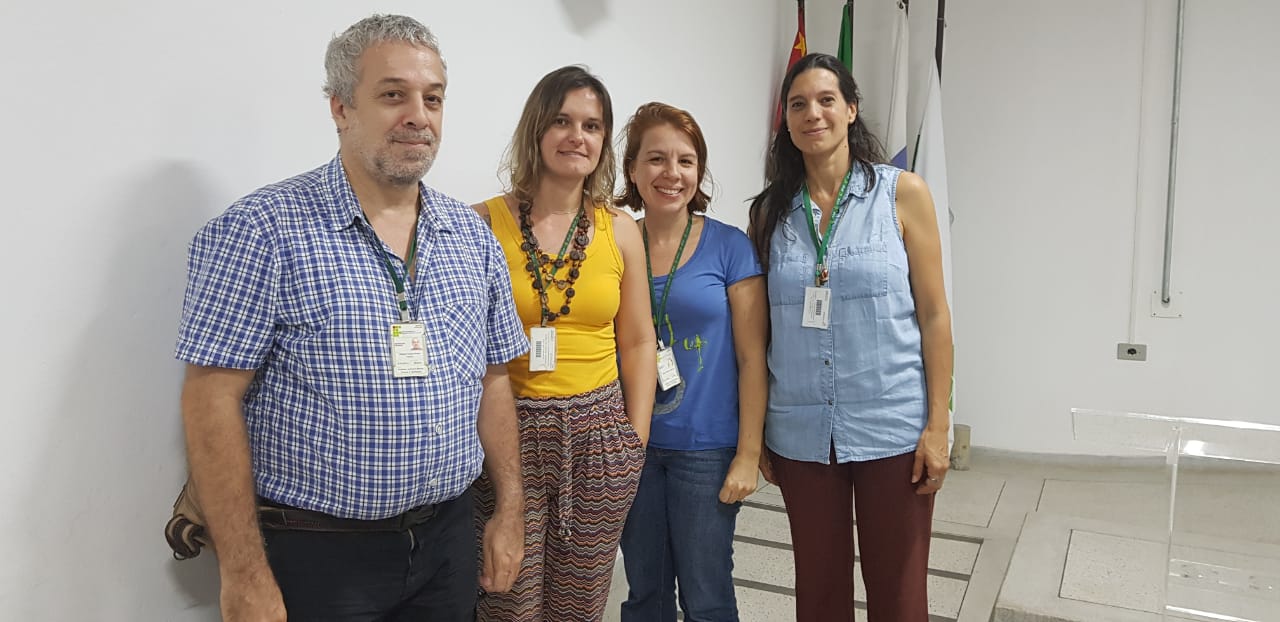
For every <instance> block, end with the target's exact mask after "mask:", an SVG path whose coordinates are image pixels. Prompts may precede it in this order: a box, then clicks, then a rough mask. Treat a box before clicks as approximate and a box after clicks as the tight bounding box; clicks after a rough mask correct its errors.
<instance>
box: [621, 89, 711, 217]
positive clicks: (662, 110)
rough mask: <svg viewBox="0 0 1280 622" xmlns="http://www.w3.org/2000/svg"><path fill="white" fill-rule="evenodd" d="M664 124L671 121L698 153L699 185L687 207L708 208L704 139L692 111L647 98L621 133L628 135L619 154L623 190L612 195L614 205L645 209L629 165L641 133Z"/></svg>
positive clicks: (692, 209) (694, 211)
mask: <svg viewBox="0 0 1280 622" xmlns="http://www.w3.org/2000/svg"><path fill="white" fill-rule="evenodd" d="M663 125H670V126H671V127H673V128H675V129H676V131H678V132H680V133H682V134H684V135H685V136H687V137H689V142H690V143H693V151H694V152H695V153H696V154H697V155H698V182H697V183H698V187H697V190H695V191H694V193H693V198H692V199H691V200H690V201H689V205H688V206H687V209H688V210H689V213H691V214H697V213H700V212H705V211H707V206H708V205H709V204H710V203H711V195H710V194H708V193H707V192H706V191H705V190H703V188H702V182H703V180H704V179H706V175H707V140H706V138H704V137H703V136H702V128H701V127H698V122H697V121H695V120H693V115H691V114H689V113H688V112H687V111H685V110H681V109H679V108H676V107H675V106H671V105H668V104H664V103H661V102H649V103H647V104H644V105H643V106H640V107H639V108H637V109H636V113H635V114H633V115H631V119H630V120H629V121H627V127H626V129H624V130H623V133H624V134H625V135H626V137H627V146H626V148H625V149H624V150H623V155H622V180H623V187H622V192H621V193H620V194H619V195H618V196H616V197H614V203H615V204H616V205H625V206H627V207H629V208H631V209H632V210H635V211H640V210H642V209H644V200H643V199H641V198H640V189H639V188H637V187H636V184H635V182H633V181H631V167H632V166H633V165H634V164H635V163H636V158H637V157H638V156H639V155H640V143H641V142H643V141H644V133H645V132H647V131H649V130H651V129H653V128H655V127H660V126H663Z"/></svg>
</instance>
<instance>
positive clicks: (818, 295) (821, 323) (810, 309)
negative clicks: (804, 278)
mask: <svg viewBox="0 0 1280 622" xmlns="http://www.w3.org/2000/svg"><path fill="white" fill-rule="evenodd" d="M800 325H801V326H803V327H805V328H822V329H827V328H830V327H831V288H829V287H806V288H804V315H803V316H802V317H801V318H800Z"/></svg>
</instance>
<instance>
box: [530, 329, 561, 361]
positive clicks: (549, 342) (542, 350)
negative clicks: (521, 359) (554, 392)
mask: <svg viewBox="0 0 1280 622" xmlns="http://www.w3.org/2000/svg"><path fill="white" fill-rule="evenodd" d="M555 370H556V329H555V327H554V326H532V327H530V328H529V371H555Z"/></svg>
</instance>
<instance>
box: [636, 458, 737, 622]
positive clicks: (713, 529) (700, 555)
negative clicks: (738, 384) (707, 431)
mask: <svg viewBox="0 0 1280 622" xmlns="http://www.w3.org/2000/svg"><path fill="white" fill-rule="evenodd" d="M736 453H737V452H736V450H735V449H733V448H729V449H708V450H703V451H681V450H673V449H658V448H656V447H649V449H648V452H647V454H646V457H645V462H644V471H642V472H641V475H640V490H639V492H637V493H636V500H635V503H634V504H633V505H632V506H631V514H630V515H629V516H628V517H627V526H626V528H625V529H624V530H623V532H622V563H623V566H624V567H625V568H626V570H627V583H628V585H629V586H630V591H629V593H628V595H627V601H626V602H625V603H622V621H623V622H675V620H676V602H677V600H678V601H679V604H680V609H681V610H682V611H683V612H684V619H685V620H687V621H688V622H737V620H738V607H737V600H736V598H735V596H734V591H733V529H734V525H735V524H736V521H737V517H738V508H739V507H741V505H742V504H740V503H734V504H725V503H720V488H721V487H722V486H723V485H724V478H725V476H726V475H728V473H729V465H730V463H732V462H733V457H734V455H735V454H736ZM677 583H678V584H679V586H680V592H679V598H678V599H677V597H676V585H677Z"/></svg>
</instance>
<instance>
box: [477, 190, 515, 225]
mask: <svg viewBox="0 0 1280 622" xmlns="http://www.w3.org/2000/svg"><path fill="white" fill-rule="evenodd" d="M514 200H515V199H513V198H511V195H509V194H499V195H497V196H494V197H490V198H488V199H485V200H483V201H481V202H479V203H475V204H472V206H471V209H473V210H475V212H476V213H477V214H479V215H480V217H481V218H483V219H484V221H485V222H488V223H492V222H493V216H492V213H493V212H496V211H501V210H506V211H507V213H511V205H512V204H513V202H514Z"/></svg>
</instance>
